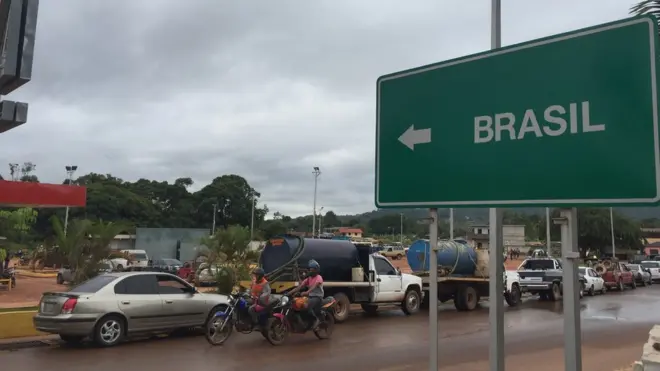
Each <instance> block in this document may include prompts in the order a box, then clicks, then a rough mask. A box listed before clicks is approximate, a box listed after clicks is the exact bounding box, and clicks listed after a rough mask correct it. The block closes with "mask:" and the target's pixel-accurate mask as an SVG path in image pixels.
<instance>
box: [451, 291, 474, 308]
mask: <svg viewBox="0 0 660 371" xmlns="http://www.w3.org/2000/svg"><path fill="white" fill-rule="evenodd" d="M477 304H479V293H478V292H477V290H475V289H474V287H472V286H462V287H460V288H459V289H458V291H457V292H456V297H455V298H454V306H455V307H456V309H457V310H459V311H472V310H475V309H476V308H477Z"/></svg>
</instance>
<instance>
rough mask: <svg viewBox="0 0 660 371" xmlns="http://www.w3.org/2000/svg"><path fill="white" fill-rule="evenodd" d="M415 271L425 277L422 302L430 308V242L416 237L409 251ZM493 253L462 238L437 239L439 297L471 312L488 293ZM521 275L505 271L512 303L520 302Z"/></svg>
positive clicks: (507, 294) (508, 298)
mask: <svg viewBox="0 0 660 371" xmlns="http://www.w3.org/2000/svg"><path fill="white" fill-rule="evenodd" d="M406 255H407V256H406V257H407V259H408V264H409V265H410V269H411V270H412V271H413V274H415V275H417V276H419V277H421V278H422V289H423V291H424V292H425V293H426V294H425V295H424V298H425V301H424V303H423V305H424V306H425V307H428V304H429V303H428V298H429V295H428V291H429V287H430V282H429V266H430V256H431V254H430V243H429V240H417V241H415V242H413V243H412V244H411V245H410V248H409V249H408V252H407V253H406ZM489 265H490V255H489V252H488V250H487V249H475V248H473V247H472V246H470V245H468V244H467V243H464V242H462V241H456V240H454V241H449V240H441V241H438V300H440V301H441V302H443V303H444V302H446V301H449V300H453V301H454V306H455V307H456V309H457V310H459V311H471V310H474V309H475V308H476V307H477V304H478V303H479V301H480V300H481V298H485V297H488V296H489ZM521 294H522V291H521V290H520V277H519V276H518V273H517V272H515V271H506V269H505V270H504V293H503V295H504V298H505V300H506V302H507V304H508V305H509V306H512V307H515V306H517V305H518V304H519V303H520V297H521Z"/></svg>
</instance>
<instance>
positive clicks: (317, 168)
mask: <svg viewBox="0 0 660 371" xmlns="http://www.w3.org/2000/svg"><path fill="white" fill-rule="evenodd" d="M312 174H314V209H313V210H312V238H314V233H315V231H316V191H317V190H318V182H319V175H321V169H319V167H318V166H314V171H312Z"/></svg>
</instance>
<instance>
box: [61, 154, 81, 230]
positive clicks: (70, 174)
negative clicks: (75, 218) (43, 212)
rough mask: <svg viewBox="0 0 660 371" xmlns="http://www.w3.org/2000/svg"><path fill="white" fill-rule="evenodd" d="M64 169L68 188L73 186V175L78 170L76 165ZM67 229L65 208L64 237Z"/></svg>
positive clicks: (67, 213)
mask: <svg viewBox="0 0 660 371" xmlns="http://www.w3.org/2000/svg"><path fill="white" fill-rule="evenodd" d="M64 169H66V178H67V180H68V182H67V183H68V184H67V185H69V186H71V185H73V174H74V173H75V172H76V170H78V166H76V165H67V166H65V167H64ZM68 229H69V207H68V206H67V207H66V212H65V214H64V235H65V236H66V232H67V230H68Z"/></svg>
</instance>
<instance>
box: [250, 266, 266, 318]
mask: <svg viewBox="0 0 660 371" xmlns="http://www.w3.org/2000/svg"><path fill="white" fill-rule="evenodd" d="M250 297H251V298H252V305H250V307H249V308H248V313H250V317H251V318H252V323H254V324H257V323H258V322H259V316H258V314H257V310H256V309H257V308H256V306H257V305H260V306H262V307H266V306H268V303H269V301H270V300H269V299H270V285H269V284H268V280H266V272H264V270H263V268H259V267H257V268H255V269H254V270H253V271H252V287H250Z"/></svg>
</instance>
